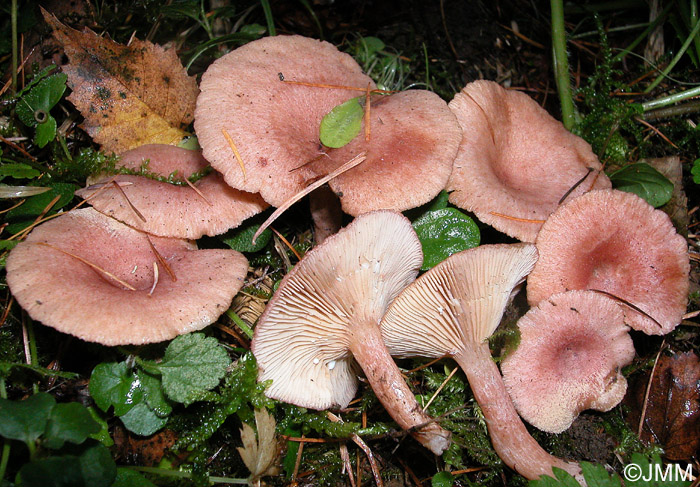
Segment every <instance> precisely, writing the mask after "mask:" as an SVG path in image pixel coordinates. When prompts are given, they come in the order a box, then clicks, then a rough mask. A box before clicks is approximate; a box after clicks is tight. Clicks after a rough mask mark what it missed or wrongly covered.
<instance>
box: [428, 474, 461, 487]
mask: <svg viewBox="0 0 700 487" xmlns="http://www.w3.org/2000/svg"><path fill="white" fill-rule="evenodd" d="M454 483H455V477H454V475H452V474H451V473H450V472H446V471H442V472H438V473H436V474H435V475H433V478H432V479H431V480H430V485H432V487H452V486H453V485H454Z"/></svg>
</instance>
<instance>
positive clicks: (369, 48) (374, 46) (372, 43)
mask: <svg viewBox="0 0 700 487" xmlns="http://www.w3.org/2000/svg"><path fill="white" fill-rule="evenodd" d="M360 46H362V48H363V49H364V50H366V52H367V55H368V56H372V55H374V54H376V53H377V52H378V51H381V50H382V49H384V48H385V47H386V44H384V42H383V41H382V40H381V39H379V38H378V37H373V36H367V37H363V38H362V39H360Z"/></svg>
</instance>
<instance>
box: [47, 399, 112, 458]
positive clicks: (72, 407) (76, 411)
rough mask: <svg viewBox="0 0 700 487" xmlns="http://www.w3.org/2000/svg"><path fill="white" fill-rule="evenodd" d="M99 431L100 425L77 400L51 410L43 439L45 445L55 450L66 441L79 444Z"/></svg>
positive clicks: (58, 405)
mask: <svg viewBox="0 0 700 487" xmlns="http://www.w3.org/2000/svg"><path fill="white" fill-rule="evenodd" d="M99 431H100V425H99V424H97V422H96V421H95V420H94V419H92V415H91V414H90V412H89V411H88V410H87V409H86V408H85V406H83V405H82V404H80V403H77V402H68V403H61V404H56V406H54V408H53V409H52V410H51V415H50V416H49V422H48V424H47V425H46V433H44V440H45V441H46V446H47V447H49V448H52V449H54V450H57V449H59V448H61V447H62V446H63V444H64V442H66V441H68V442H71V443H75V444H80V443H82V442H83V441H85V440H86V439H87V438H88V437H89V436H90V435H92V434H96V433H98V432H99Z"/></svg>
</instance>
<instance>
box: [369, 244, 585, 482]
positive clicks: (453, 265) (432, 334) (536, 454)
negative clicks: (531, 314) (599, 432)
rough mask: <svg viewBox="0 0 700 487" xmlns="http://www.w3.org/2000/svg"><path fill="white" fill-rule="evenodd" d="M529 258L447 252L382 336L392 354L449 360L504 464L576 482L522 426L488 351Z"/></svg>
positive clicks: (498, 252)
mask: <svg viewBox="0 0 700 487" xmlns="http://www.w3.org/2000/svg"><path fill="white" fill-rule="evenodd" d="M536 260H537V251H536V249H535V246H534V245H531V244H512V245H483V246H481V247H477V248H474V249H470V250H466V251H463V252H459V253H457V254H454V255H452V256H451V257H449V258H448V259H446V260H444V261H443V262H441V263H440V264H438V265H437V266H435V267H433V269H431V270H430V271H428V272H427V273H426V274H424V275H422V276H421V277H420V278H419V279H417V280H416V281H415V282H414V283H413V284H411V285H410V286H408V287H407V288H406V289H405V290H404V291H403V292H402V293H401V294H400V295H399V296H398V297H397V298H396V299H395V300H394V301H393V302H392V304H391V306H389V309H388V310H387V312H386V314H385V315H384V318H383V319H382V323H381V330H382V336H383V337H384V341H385V343H386V345H387V348H388V349H389V352H390V353H391V354H392V355H395V356H401V357H417V356H420V357H442V356H444V355H450V356H452V357H453V358H454V359H455V360H456V361H457V363H458V364H459V365H460V367H461V368H462V369H463V370H464V372H465V374H466V375H467V379H468V380H469V386H470V388H471V390H472V393H473V394H474V397H475V399H476V401H477V402H478V403H479V406H480V407H481V409H482V411H483V414H484V418H485V419H486V424H487V427H488V430H489V433H490V435H491V441H492V443H493V447H494V449H495V450H496V453H498V455H499V456H500V457H501V459H502V460H503V461H504V462H505V463H506V464H507V465H508V466H510V467H511V468H513V469H515V470H516V471H517V472H518V473H520V474H521V475H523V476H525V477H527V478H529V479H536V478H539V477H540V475H542V474H546V475H550V476H551V475H553V472H552V467H559V468H562V469H564V470H566V471H568V472H569V473H571V474H572V475H574V476H578V477H579V478H581V477H580V468H579V466H578V465H577V464H573V463H571V464H570V463H567V462H565V461H563V460H560V459H558V458H556V457H554V456H552V455H550V454H548V453H547V452H545V451H544V450H543V449H542V448H541V447H540V446H539V445H538V444H537V442H536V441H535V439H534V438H532V436H530V434H529V433H528V431H527V430H526V429H525V425H524V424H523V422H522V421H521V420H520V417H519V416H518V414H517V412H516V410H515V407H514V406H513V403H512V401H511V400H510V397H509V396H508V392H507V390H506V387H505V384H504V382H503V379H502V377H501V374H500V372H499V371H498V367H497V366H496V364H495V363H494V361H493V359H492V358H491V352H490V350H489V347H488V337H489V336H491V334H492V333H493V332H494V330H495V329H496V327H497V326H498V324H499V322H500V321H501V317H502V316H503V311H504V309H505V307H506V305H507V303H508V301H509V299H510V298H511V296H512V294H513V290H514V288H515V287H516V286H517V285H518V284H519V283H521V282H522V281H523V280H524V279H525V276H527V275H528V273H529V272H530V271H531V270H532V267H533V265H534V264H535V261H536Z"/></svg>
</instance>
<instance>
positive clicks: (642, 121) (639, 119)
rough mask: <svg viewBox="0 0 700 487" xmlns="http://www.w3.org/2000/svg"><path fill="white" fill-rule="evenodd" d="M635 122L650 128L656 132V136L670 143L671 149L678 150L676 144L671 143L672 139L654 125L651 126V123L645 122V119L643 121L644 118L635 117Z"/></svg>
mask: <svg viewBox="0 0 700 487" xmlns="http://www.w3.org/2000/svg"><path fill="white" fill-rule="evenodd" d="M635 120H636V121H637V122H639V123H641V124H642V125H644V126H645V127H648V128H650V129H651V130H653V131H654V132H656V135H658V136H659V137H661V138H662V139H664V140H665V141H666V142H668V143H669V144H670V145H671V147H673V148H674V149H678V146H677V145H676V144H674V143H673V142H671V139H669V138H668V137H666V136H665V135H664V134H663V132H661V131H660V130H659V129H657V128H656V127H654V126H653V125H652V124H650V123H649V122H647V121H646V120H644V119H642V118H639V117H635Z"/></svg>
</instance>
